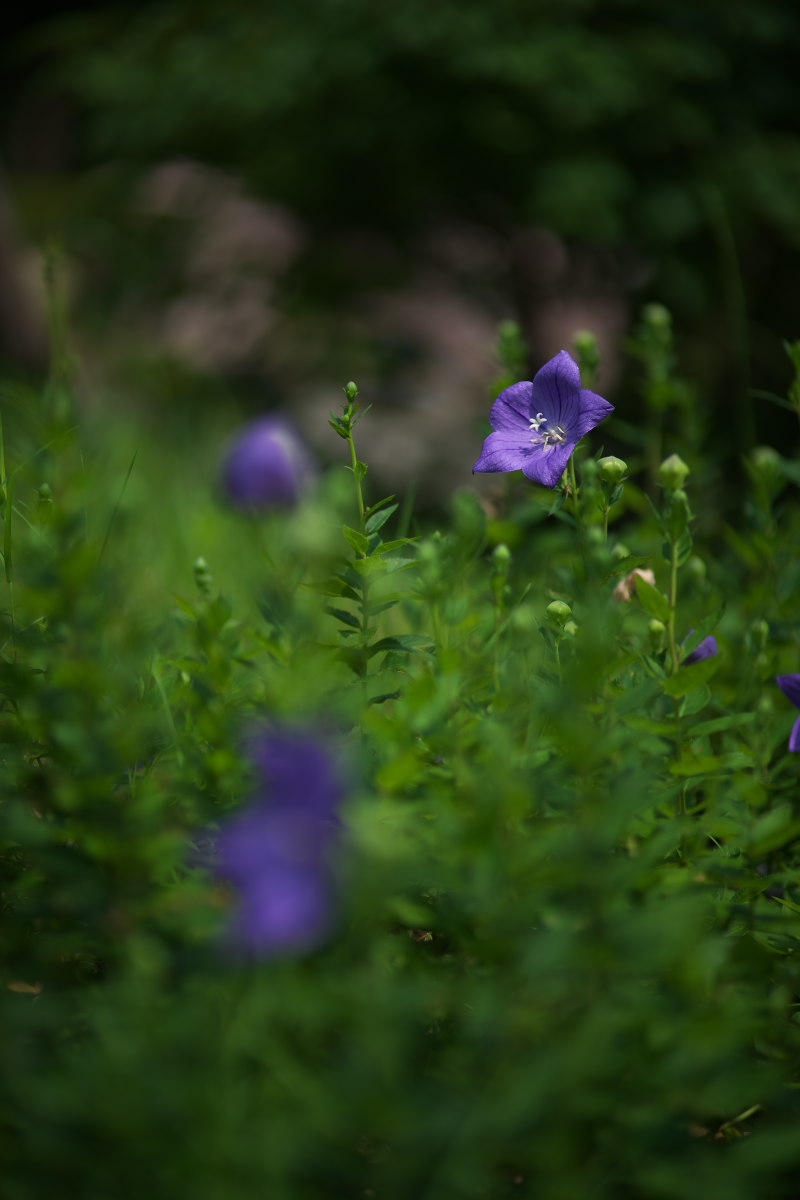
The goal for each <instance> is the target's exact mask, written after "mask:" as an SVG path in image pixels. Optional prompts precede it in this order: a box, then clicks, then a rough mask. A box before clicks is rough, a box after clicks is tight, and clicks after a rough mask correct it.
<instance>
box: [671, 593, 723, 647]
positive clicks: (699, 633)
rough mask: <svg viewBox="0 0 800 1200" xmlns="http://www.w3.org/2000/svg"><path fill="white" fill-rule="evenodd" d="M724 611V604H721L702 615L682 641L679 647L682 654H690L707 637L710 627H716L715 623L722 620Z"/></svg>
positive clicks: (717, 623)
mask: <svg viewBox="0 0 800 1200" xmlns="http://www.w3.org/2000/svg"><path fill="white" fill-rule="evenodd" d="M724 612H725V605H724V604H722V605H720V607H719V608H718V609H717V610H716V612H713V613H711V614H710V615H709V616H707V617H703V620H702V621H700V622H698V624H697V626H696V627H695V628H694V629H693V630H692V632H691V633H690V634H689V636H688V637H687V638H686V639H685V640H684V642H683V645H682V647H681V649H682V651H683V653H684V655H688V654H691V653H692V651H693V650H696V649H697V647H698V646H699V645H700V643H701V642H702V641H703V639H704V638H707V637H708V635H709V634H710V633H711V631H712V629H716V627H717V625H719V623H720V621H721V620H722V617H723V614H724Z"/></svg>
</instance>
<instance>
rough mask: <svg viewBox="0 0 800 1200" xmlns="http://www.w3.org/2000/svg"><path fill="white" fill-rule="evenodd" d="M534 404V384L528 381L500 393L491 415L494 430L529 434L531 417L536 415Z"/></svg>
mask: <svg viewBox="0 0 800 1200" xmlns="http://www.w3.org/2000/svg"><path fill="white" fill-rule="evenodd" d="M532 404H533V384H532V383H531V381H530V380H529V379H528V380H523V382H522V383H512V385H511V387H507V388H506V389H505V391H503V392H501V393H500V395H499V396H498V397H497V399H496V400H495V402H494V404H493V405H492V411H491V413H490V414H489V420H490V421H491V423H492V429H500V430H503V431H504V432H507V433H511V432H513V431H514V430H516V431H517V432H522V431H525V432H527V430H528V428H529V425H530V419H531V417H533V416H535V415H536V414H535V413H534V412H533V410H532V408H531V405H532Z"/></svg>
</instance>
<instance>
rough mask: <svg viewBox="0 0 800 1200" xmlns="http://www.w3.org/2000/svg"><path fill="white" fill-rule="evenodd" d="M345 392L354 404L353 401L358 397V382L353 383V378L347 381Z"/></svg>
mask: <svg viewBox="0 0 800 1200" xmlns="http://www.w3.org/2000/svg"><path fill="white" fill-rule="evenodd" d="M344 394H345V396H346V397H347V399H348V400H349V401H350V403H351V404H352V403H353V401H354V400H355V399H357V397H358V384H357V383H353V381H352V379H351V380H350V382H349V383H346V384H345V385H344Z"/></svg>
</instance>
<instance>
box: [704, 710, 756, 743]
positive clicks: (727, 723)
mask: <svg viewBox="0 0 800 1200" xmlns="http://www.w3.org/2000/svg"><path fill="white" fill-rule="evenodd" d="M755 719H756V715H755V713H735V714H734V715H733V716H730V717H715V718H714V719H713V720H712V721H701V722H700V724H699V725H695V726H694V728H693V729H691V730H690V731H689V737H693V738H696V737H705V735H706V734H709V733H724V732H725V731H726V730H727V729H738V728H739V727H740V726H741V725H751V724H752V723H753V721H755Z"/></svg>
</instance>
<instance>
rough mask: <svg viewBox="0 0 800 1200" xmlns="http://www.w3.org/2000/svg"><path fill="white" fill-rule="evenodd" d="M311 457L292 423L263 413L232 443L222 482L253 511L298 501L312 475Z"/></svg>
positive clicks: (238, 502) (228, 492) (233, 499)
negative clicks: (265, 415) (264, 415)
mask: <svg viewBox="0 0 800 1200" xmlns="http://www.w3.org/2000/svg"><path fill="white" fill-rule="evenodd" d="M312 474H313V472H312V467H311V460H310V459H309V456H308V454H307V452H306V449H305V447H304V445H303V443H302V442H301V441H300V438H299V437H298V435H297V434H296V433H295V431H294V430H293V428H292V427H291V425H289V424H288V423H287V422H286V421H284V420H283V419H282V418H280V417H261V418H260V419H259V420H258V421H253V422H251V423H250V424H249V425H245V427H244V429H242V430H241V431H240V433H239V435H238V436H237V437H236V438H235V440H234V441H233V443H232V444H231V446H230V448H229V450H228V453H227V456H226V459H225V463H224V466H223V472H222V484H223V488H224V490H225V494H226V495H227V497H228V499H229V500H230V501H231V503H233V504H235V505H236V506H237V507H238V508H243V509H247V510H249V511H258V510H265V509H269V508H287V507H291V506H292V505H293V504H296V503H297V501H298V500H299V498H300V496H301V495H302V494H303V492H304V491H305V490H306V488H307V487H308V485H309V483H310V482H311V478H312Z"/></svg>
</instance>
